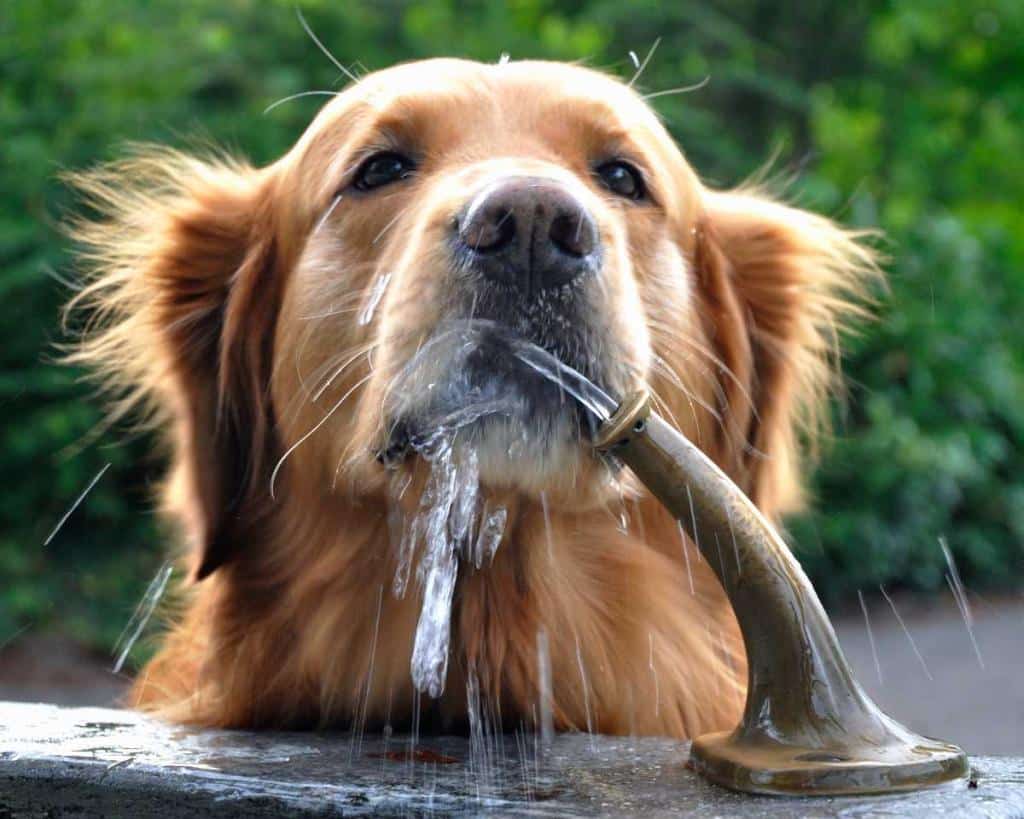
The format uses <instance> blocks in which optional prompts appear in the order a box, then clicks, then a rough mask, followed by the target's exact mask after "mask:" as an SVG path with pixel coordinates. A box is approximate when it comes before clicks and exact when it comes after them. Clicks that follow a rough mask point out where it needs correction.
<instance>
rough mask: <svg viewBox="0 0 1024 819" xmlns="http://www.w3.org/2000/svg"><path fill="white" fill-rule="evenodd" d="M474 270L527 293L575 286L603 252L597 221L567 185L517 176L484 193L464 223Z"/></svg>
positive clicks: (460, 228)
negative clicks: (570, 285)
mask: <svg viewBox="0 0 1024 819" xmlns="http://www.w3.org/2000/svg"><path fill="white" fill-rule="evenodd" d="M458 235H459V241H460V242H461V244H462V246H463V250H464V252H466V253H467V254H468V256H469V264H470V267H471V268H472V269H473V270H475V271H476V272H478V273H480V274H481V275H483V276H484V277H486V278H488V279H491V280H493V281H497V282H500V283H503V284H508V285H513V286H516V287H518V288H521V289H523V290H525V291H527V292H534V291H539V290H543V289H545V288H549V287H557V286H559V285H563V284H566V283H568V282H571V281H572V280H573V279H575V278H577V277H578V276H580V275H582V274H583V273H585V272H587V271H589V270H591V269H593V268H594V267H595V265H596V262H597V257H598V254H599V250H600V248H599V237H598V232H597V226H596V224H595V223H594V218H593V217H592V216H591V215H590V213H589V212H588V211H587V208H586V207H585V206H584V205H583V203H582V202H580V201H579V199H577V198H576V197H575V196H574V195H573V194H572V193H571V192H570V191H569V190H568V189H566V188H565V186H563V185H560V184H558V183H557V182H554V181H550V180H545V179H538V178H528V177H517V178H515V179H510V180H507V181H504V182H502V183H499V184H498V185H494V186H492V187H490V188H488V189H486V190H485V191H483V192H481V193H480V194H478V195H477V196H476V197H475V198H474V199H473V200H472V201H471V202H470V203H469V206H468V207H467V208H466V210H465V212H464V214H463V216H462V218H461V219H460V220H459V223H458Z"/></svg>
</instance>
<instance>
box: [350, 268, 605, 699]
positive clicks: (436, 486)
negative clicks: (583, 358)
mask: <svg viewBox="0 0 1024 819" xmlns="http://www.w3.org/2000/svg"><path fill="white" fill-rule="evenodd" d="M378 284H379V282H378ZM386 285H387V282H386V280H385V281H384V283H383V284H381V285H380V288H381V292H383V288H384V287H386ZM376 290H377V288H376V286H375V289H374V293H372V294H371V297H370V300H369V302H368V304H367V308H368V309H370V315H371V316H372V307H373V306H375V302H376V301H379V294H377V292H376ZM365 312H366V311H364V313H365ZM485 345H487V347H488V349H490V350H494V349H498V350H500V352H501V354H502V356H503V358H502V360H503V362H504V363H505V365H506V366H507V363H508V361H510V360H511V361H518V362H520V363H521V364H523V365H525V369H526V371H527V372H529V371H531V370H532V371H533V372H535V373H537V374H539V375H540V376H542V377H543V378H544V379H546V380H548V381H550V382H552V383H554V384H555V385H557V386H558V388H559V391H560V394H562V395H569V396H572V397H573V398H574V399H575V400H576V401H577V402H578V403H579V405H580V406H582V407H583V408H585V410H586V411H588V412H589V413H590V414H591V415H592V416H593V418H592V419H591V420H596V421H597V422H603V421H605V420H607V419H608V418H609V417H610V416H611V414H612V413H613V412H614V411H615V409H616V407H617V403H616V402H615V401H614V400H613V399H612V398H611V397H610V396H608V395H607V394H606V393H605V392H604V391H603V390H601V389H600V388H599V387H597V386H595V385H594V384H593V383H591V382H590V381H589V380H588V379H587V378H586V377H585V376H583V375H582V374H581V373H579V372H578V371H576V370H575V369H573V368H572V367H569V366H568V365H566V364H563V363H562V362H561V361H559V360H558V359H557V358H555V357H554V356H553V355H551V354H550V353H548V352H547V351H545V350H543V349H541V348H540V347H537V346H536V345H534V344H531V343H529V342H527V341H525V340H522V339H520V338H518V337H515V336H513V335H511V334H510V332H509V331H508V330H507V329H505V328H502V327H501V326H499V325H496V324H495V323H493V322H489V321H482V320H474V321H470V322H460V323H457V324H455V323H453V324H452V325H450V326H448V327H446V328H445V329H443V330H442V331H441V332H439V333H437V334H436V335H435V336H434V337H432V338H431V339H430V340H429V341H427V342H426V343H425V344H424V345H423V346H422V347H421V348H420V350H419V352H418V353H417V354H416V355H415V356H413V359H412V360H411V361H410V362H409V363H408V364H407V365H406V366H405V367H404V368H403V370H402V371H401V372H400V373H399V374H398V375H397V376H396V378H395V379H394V381H393V384H392V388H391V392H390V395H389V398H388V399H387V400H389V401H390V402H391V409H392V411H393V412H395V414H396V415H397V416H402V415H403V414H404V415H405V416H407V422H408V426H409V430H408V433H409V434H408V438H409V441H408V446H409V448H411V449H413V450H414V451H416V452H417V453H418V454H419V455H420V456H421V457H422V458H423V460H425V461H426V462H427V463H428V464H429V467H430V474H429V476H428V478H427V481H426V484H425V486H424V489H423V492H422V494H421V496H420V501H419V506H418V508H417V510H416V513H415V514H414V515H413V516H412V519H411V520H410V521H405V520H404V519H401V515H400V514H391V515H389V529H390V531H391V533H392V534H391V537H392V540H393V541H395V540H397V541H398V547H397V551H398V555H397V564H396V570H395V577H394V581H393V584H392V590H393V592H394V594H395V595H396V596H398V597H402V596H404V595H405V594H406V592H407V590H408V585H409V580H410V577H411V576H412V569H413V565H414V562H416V557H417V554H418V556H419V559H418V563H417V564H416V582H417V584H418V587H419V588H420V589H421V590H422V602H421V608H420V616H419V620H418V622H417V626H416V635H415V639H414V643H413V653H412V662H411V671H412V679H413V684H414V685H415V686H416V688H417V690H419V691H422V692H425V693H427V694H429V695H430V696H431V697H434V698H437V697H440V696H441V694H442V693H443V692H444V687H445V679H446V677H447V671H448V655H449V647H450V641H451V617H452V600H453V596H454V591H455V583H456V579H457V577H458V572H459V565H460V560H462V559H465V560H466V561H468V562H471V563H472V564H473V565H474V566H475V567H477V568H482V567H483V565H484V563H485V561H493V559H494V556H495V553H496V552H497V549H498V547H499V545H500V544H501V541H502V538H503V536H504V533H505V529H506V525H507V523H508V512H507V510H506V509H504V508H503V507H491V506H489V505H488V504H487V502H486V500H485V499H484V498H483V497H482V493H481V491H480V464H479V455H478V452H477V449H476V440H477V439H476V437H475V435H474V433H475V430H473V429H471V427H472V426H473V425H474V424H476V423H477V422H479V421H485V420H488V419H491V418H494V417H500V418H504V419H505V420H506V421H508V420H509V419H515V418H518V417H522V410H523V401H524V399H523V397H522V396H521V395H520V394H519V393H518V392H516V391H515V390H505V389H500V388H498V389H496V388H494V387H493V386H492V385H488V384H484V385H481V384H479V383H474V382H473V380H472V377H471V375H470V374H469V371H470V369H471V368H470V367H468V366H467V362H468V361H469V360H470V356H472V355H474V354H475V353H476V352H478V351H479V350H481V349H482V348H483V347H484V346H485ZM495 345H498V346H497V347H495ZM508 353H511V356H509V355H507V354H508ZM416 402H419V403H418V404H417V403H416ZM525 434H526V430H525V428H524V429H523V431H522V433H521V436H522V435H525ZM516 445H517V441H515V440H514V441H513V442H512V444H510V445H509V447H510V454H512V453H513V452H514V451H517V446H516ZM407 487H408V481H406V482H405V483H404V484H396V483H393V485H392V501H393V502H392V513H394V512H395V509H396V508H397V506H398V504H397V500H398V498H399V497H400V493H404V491H405V489H406V488H407ZM545 506H546V498H545ZM399 531H401V535H400V537H399V536H398V532H399Z"/></svg>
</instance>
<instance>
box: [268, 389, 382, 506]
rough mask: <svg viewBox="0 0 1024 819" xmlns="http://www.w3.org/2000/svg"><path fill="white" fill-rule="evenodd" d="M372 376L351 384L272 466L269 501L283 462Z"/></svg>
mask: <svg viewBox="0 0 1024 819" xmlns="http://www.w3.org/2000/svg"><path fill="white" fill-rule="evenodd" d="M372 375H373V373H372V372H371V373H367V374H366V375H365V376H364V377H363V378H361V379H359V381H357V382H356V383H355V384H353V385H352V387H351V388H350V389H349V390H348V391H347V392H346V393H345V394H344V395H342V396H341V398H339V399H338V400H337V402H336V403H335V404H334V406H332V407H331V408H330V410H328V412H327V414H326V415H325V416H324V417H323V418H321V419H320V420H319V421H318V422H317V423H316V424H315V425H314V426H313V428H312V429H310V430H309V432H307V433H306V434H305V435H303V436H302V437H301V438H299V440H297V441H296V442H295V443H294V444H292V445H291V446H290V447H288V449H287V450H285V453H284V455H282V456H281V458H280V460H278V462H277V464H276V465H275V466H274V470H273V472H271V473H270V499H271V500H277V496H276V495H275V494H274V486H275V483H276V481H277V473H278V472H279V471H280V470H281V466H282V465H283V464H284V462H285V460H286V459H287V458H288V456H289V455H291V454H292V453H293V452H294V451H295V450H296V449H298V448H299V447H300V446H302V444H304V443H305V442H306V441H307V440H308V439H309V438H310V436H312V435H313V434H314V433H315V432H316V431H317V430H318V429H320V427H322V426H323V425H324V424H326V423H327V421H328V419H330V417H331V416H332V415H334V413H335V412H337V411H338V409H339V408H340V407H341V405H342V404H344V403H345V401H346V400H347V399H348V397H349V396H350V395H351V394H352V393H353V392H355V391H356V390H357V389H358V388H359V387H361V386H362V385H363V384H365V383H366V382H367V381H369V380H370V377H371V376H372Z"/></svg>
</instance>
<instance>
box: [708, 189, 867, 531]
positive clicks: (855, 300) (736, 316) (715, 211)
mask: <svg viewBox="0 0 1024 819" xmlns="http://www.w3.org/2000/svg"><path fill="white" fill-rule="evenodd" d="M701 211H702V212H701V214H700V216H699V217H698V218H699V222H698V228H697V235H696V242H695V254H694V255H695V257H696V268H697V275H698V277H699V278H700V280H701V287H700V288H699V290H700V292H701V293H702V294H704V296H705V298H707V299H708V301H709V303H708V307H709V308H710V309H709V310H708V311H707V313H706V315H707V316H709V317H710V319H709V323H710V324H711V326H709V327H708V334H709V337H710V338H711V339H712V344H713V345H714V346H715V348H716V352H717V354H718V356H719V358H720V360H721V361H722V362H723V363H724V364H725V365H726V366H728V367H729V368H730V369H731V370H732V372H733V377H731V378H723V379H722V381H721V394H722V395H723V396H725V403H726V406H725V407H724V412H723V420H722V428H723V429H722V432H721V434H722V435H723V436H725V437H727V438H728V437H731V438H732V441H731V444H729V445H727V446H726V447H725V449H727V450H728V451H729V452H731V453H733V455H732V460H733V462H732V463H731V464H729V465H728V467H727V468H730V469H731V471H733V472H734V473H735V476H736V477H737V478H738V479H739V481H740V483H741V485H743V488H744V489H745V491H746V492H747V493H748V494H749V495H750V496H751V498H752V499H753V500H754V502H755V503H757V504H758V505H759V506H760V507H761V508H762V510H764V511H766V512H767V513H769V514H771V515H778V514H781V513H784V512H787V511H790V510H793V509H796V508H798V507H799V506H800V504H801V502H802V480H801V477H802V469H801V457H800V456H801V452H802V450H803V449H804V448H805V446H810V447H811V448H813V446H814V443H815V440H816V434H817V433H818V432H819V431H820V430H821V428H822V426H823V423H825V422H826V421H827V400H828V396H829V393H830V389H831V388H832V387H834V386H835V385H836V383H837V381H836V376H837V373H838V363H839V359H838V337H839V333H840V331H841V330H842V329H843V328H844V327H845V326H846V325H847V323H848V321H849V320H850V319H854V318H858V317H860V316H863V315H864V314H865V312H866V310H865V305H866V304H868V302H869V300H868V299H867V298H866V297H867V296H868V292H869V289H870V285H871V284H872V283H873V282H874V281H877V280H878V278H879V272H878V267H877V264H876V260H875V254H874V253H873V252H872V250H871V249H870V247H869V246H868V245H867V244H865V242H864V239H865V236H864V234H862V233H856V232H852V231H847V230H844V229H842V228H840V227H839V226H837V225H836V224H835V223H833V222H832V221H830V220H828V219H826V218H824V217H821V216H818V215H815V214H812V213H809V212H806V211H802V210H798V209H795V208H792V207H788V206H785V205H782V204H779V203H778V202H776V201H773V200H772V199H771V198H769V197H767V196H764V195H762V194H759V193H757V192H753V191H736V192H715V191H704V195H703V201H702V208H701ZM725 460H727V461H728V460H729V458H726V459H725Z"/></svg>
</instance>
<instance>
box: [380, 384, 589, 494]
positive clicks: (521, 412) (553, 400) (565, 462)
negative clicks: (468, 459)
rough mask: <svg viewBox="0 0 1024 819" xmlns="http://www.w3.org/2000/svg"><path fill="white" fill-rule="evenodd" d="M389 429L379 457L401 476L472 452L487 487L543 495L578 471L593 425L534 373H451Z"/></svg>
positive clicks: (390, 423)
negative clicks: (410, 466)
mask: <svg viewBox="0 0 1024 819" xmlns="http://www.w3.org/2000/svg"><path fill="white" fill-rule="evenodd" d="M403 404H404V406H403V407H402V411H401V412H400V413H399V414H397V415H394V416H392V417H391V418H390V419H389V420H388V422H387V429H388V436H387V438H386V441H385V443H384V446H383V447H382V448H381V450H380V452H379V454H378V460H380V461H381V463H383V464H384V465H385V466H388V467H392V468H395V467H397V466H399V465H400V464H402V463H405V462H407V461H409V460H410V459H412V458H425V459H426V460H432V459H433V458H434V457H436V453H437V452H438V450H439V449H440V448H443V447H447V446H458V447H460V448H464V449H471V450H472V451H473V452H474V453H475V455H476V458H477V461H478V464H479V470H480V479H481V481H483V482H485V483H487V484H489V485H493V486H496V487H518V488H522V489H529V490H543V488H544V487H545V486H548V485H551V484H558V483H563V482H564V481H565V479H566V476H572V475H574V474H575V473H576V472H577V471H578V467H579V464H580V460H581V458H582V457H583V456H584V453H585V450H586V448H587V443H588V441H589V440H591V438H592V437H593V435H594V429H592V426H593V424H592V422H591V421H590V419H589V417H588V416H587V415H586V413H583V412H581V411H580V409H579V408H578V407H577V405H576V404H575V401H574V400H573V399H572V398H571V397H570V396H568V395H567V394H565V393H564V392H563V391H561V390H560V389H559V388H558V386H557V385H556V384H553V383H551V382H549V381H547V380H545V379H543V378H542V377H541V376H537V375H531V374H529V373H515V374H511V373H509V372H500V368H496V369H495V370H491V371H490V372H487V373H481V372H474V371H473V369H472V368H470V369H469V371H467V370H465V369H463V370H461V371H454V370H453V371H451V373H450V374H449V376H448V377H447V378H446V379H445V381H444V382H439V381H432V382H430V384H429V389H426V390H425V391H424V393H423V394H422V395H421V396H419V397H418V400H416V399H415V398H414V399H413V400H409V401H406V402H403Z"/></svg>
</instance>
